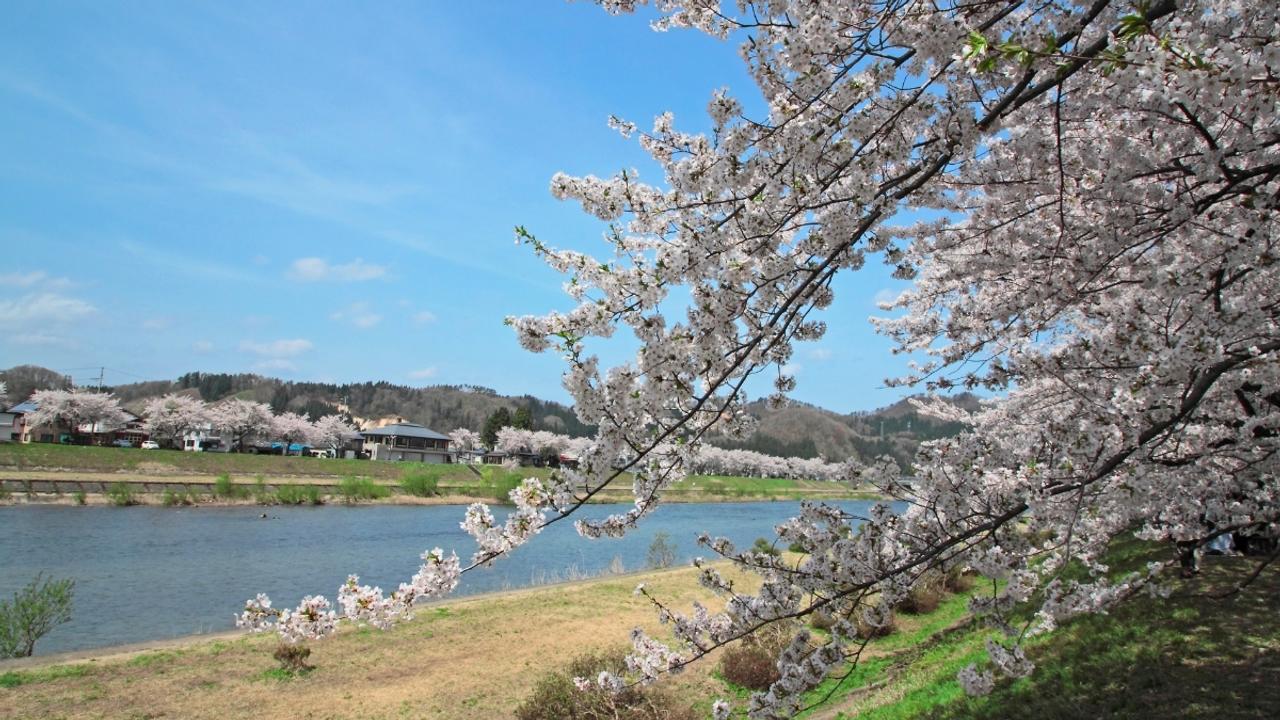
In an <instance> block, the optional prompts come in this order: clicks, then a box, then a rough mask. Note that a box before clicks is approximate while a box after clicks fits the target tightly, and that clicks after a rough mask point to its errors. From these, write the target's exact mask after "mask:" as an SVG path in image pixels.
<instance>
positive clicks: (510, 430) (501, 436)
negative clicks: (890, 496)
mask: <svg viewBox="0 0 1280 720" xmlns="http://www.w3.org/2000/svg"><path fill="white" fill-rule="evenodd" d="M590 445H591V438H572V437H569V436H567V435H558V434H556V433H552V432H547V431H545V430H522V429H519V428H514V427H506V428H503V429H501V430H499V431H498V441H497V444H496V447H497V449H498V450H501V451H503V452H505V453H508V454H514V453H519V452H531V453H534V454H538V455H544V456H545V455H548V454H555V455H563V454H568V455H573V456H574V457H578V456H579V455H581V454H583V453H584V452H586V451H587V450H588V448H589V447H590ZM859 468H860V466H859V465H858V464H857V463H855V462H854V461H852V460H850V461H848V462H843V463H831V462H827V461H826V460H823V459H822V458H799V457H786V458H783V457H775V456H773V455H765V454H764V453H758V452H754V451H752V450H729V449H725V448H720V447H716V446H714V445H702V446H700V447H699V448H698V449H697V451H696V452H695V453H694V454H693V457H692V458H691V459H690V461H689V466H688V469H689V471H690V472H693V473H697V474H699V475H737V476H742V477H773V478H792V479H797V480H828V481H840V480H851V479H853V478H854V477H856V476H857V474H858V472H859Z"/></svg>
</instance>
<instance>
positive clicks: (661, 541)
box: [646, 532, 676, 568]
mask: <svg viewBox="0 0 1280 720" xmlns="http://www.w3.org/2000/svg"><path fill="white" fill-rule="evenodd" d="M646 559H647V560H648V562H649V567H651V568H669V567H671V566H672V565H674V564H675V562H676V546H675V544H674V543H672V542H671V535H669V534H667V533H665V532H659V533H657V534H656V535H654V536H653V542H651V543H649V554H648V556H647V558H646Z"/></svg>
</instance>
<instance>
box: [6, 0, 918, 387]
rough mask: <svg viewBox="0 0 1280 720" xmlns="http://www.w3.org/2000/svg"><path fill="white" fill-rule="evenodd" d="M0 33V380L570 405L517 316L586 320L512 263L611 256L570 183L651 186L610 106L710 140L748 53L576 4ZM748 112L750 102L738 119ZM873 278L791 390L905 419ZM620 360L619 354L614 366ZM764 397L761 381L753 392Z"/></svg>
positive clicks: (881, 285) (243, 8) (11, 9)
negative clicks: (492, 392) (361, 384)
mask: <svg viewBox="0 0 1280 720" xmlns="http://www.w3.org/2000/svg"><path fill="white" fill-rule="evenodd" d="M5 14H6V19H5V22H4V23H3V24H2V25H0V107H3V108H4V110H3V112H0V244H2V245H3V247H4V252H3V253H2V254H0V258H2V259H0V338H2V339H3V342H0V367H9V366H11V365H16V364H20V363H35V364H39V365H44V366H46V367H51V368H55V369H60V370H66V371H69V374H71V375H72V376H73V377H74V378H75V379H76V380H77V381H79V382H88V380H89V378H90V377H91V376H96V375H97V371H96V370H92V371H90V370H83V369H82V368H90V367H98V366H105V367H107V368H109V369H108V371H107V382H108V383H124V382H131V381H134V380H137V379H141V378H145V379H161V378H173V377H176V376H177V375H179V374H181V373H184V372H188V371H192V370H203V371H211V372H259V373H263V374H267V375H274V376H279V377H284V378H290V379H295V380H324V381H335V382H345V381H363V380H388V381H391V382H396V383H404V384H412V385H429V384H437V383H445V384H462V383H471V384H479V385H485V386H489V387H492V388H494V389H496V390H498V391H499V392H502V393H509V394H521V393H531V394H534V395H537V396H540V397H544V398H549V399H557V400H561V401H567V400H568V399H569V398H568V396H567V393H566V392H565V391H564V390H563V389H562V388H561V387H560V375H561V372H562V371H563V369H564V366H563V362H562V361H561V360H559V359H558V358H557V357H556V356H554V355H532V354H529V353H526V352H524V351H522V350H521V349H520V348H519V347H518V345H517V344H516V342H515V340H514V337H513V334H512V333H511V331H510V330H509V329H508V328H506V327H505V326H504V325H503V323H502V319H503V317H505V316H506V315H510V314H516V315H522V314H530V313H534V314H536V313H542V312H545V311H548V310H551V309H564V308H567V307H568V306H569V300H568V298H567V297H566V296H565V295H564V294H563V292H562V291H561V289H560V284H561V282H562V281H563V279H562V278H561V277H560V276H558V275H556V274H555V273H553V272H552V271H550V270H548V269H547V268H545V267H544V266H543V265H542V264H541V262H540V261H539V260H538V259H537V258H536V257H534V256H533V254H532V253H531V252H530V251H529V250H528V249H527V248H523V247H517V246H516V245H515V244H514V242H513V234H512V228H513V227H514V226H515V225H517V224H519V225H524V226H526V227H528V228H529V229H530V230H531V231H533V232H534V233H535V234H537V235H538V236H539V238H540V239H542V240H543V241H545V242H548V243H549V244H552V245H556V246H560V247H572V248H576V249H581V250H588V251H596V252H605V247H604V245H603V244H602V242H601V241H600V240H599V238H600V234H601V226H600V225H599V224H598V223H597V222H596V221H594V220H592V219H591V218H589V217H587V216H586V215H584V214H583V213H582V212H581V211H580V210H579V209H578V208H577V207H575V206H573V205H569V204H564V203H560V202H558V201H556V200H554V199H553V198H552V197H551V196H550V193H549V192H548V182H549V180H550V178H551V176H552V175H553V174H554V173H555V172H557V171H565V172H569V173H573V174H585V173H594V174H597V175H607V174H611V173H613V172H616V171H617V170H619V169H621V168H631V167H636V168H639V169H640V170H641V175H642V178H645V179H648V180H651V181H657V180H660V178H659V177H658V176H657V173H656V172H655V170H654V166H652V165H651V164H649V163H648V162H647V160H646V158H645V157H644V155H643V154H642V152H641V151H640V150H639V148H638V147H637V146H636V145H635V144H634V142H631V141H626V140H624V139H622V138H620V137H619V136H618V135H617V134H616V133H615V132H613V131H611V130H610V129H609V128H608V127H607V126H606V119H607V118H608V116H609V115H610V114H616V115H619V116H621V117H625V118H627V119H630V120H633V121H635V122H637V123H638V124H640V125H642V126H647V125H648V124H649V122H650V121H651V119H652V118H653V116H655V115H657V114H659V113H661V112H663V111H666V110H671V111H673V112H674V113H675V115H676V122H677V125H678V126H680V127H682V128H687V129H700V128H703V127H705V126H706V113H705V107H706V103H707V100H708V99H709V98H710V96H711V92H712V91H713V90H714V89H716V88H718V87H721V86H728V87H729V88H730V90H731V91H732V92H734V93H735V94H737V95H742V96H745V97H746V98H747V99H748V101H749V100H750V98H751V92H752V88H751V84H750V81H749V79H748V78H747V76H746V74H745V72H744V70H743V67H742V64H741V61H740V60H739V59H738V55H737V48H736V46H735V45H734V44H732V43H720V42H717V41H714V40H712V39H709V38H706V37H705V36H702V35H700V34H696V33H691V32H670V33H655V32H653V31H651V30H650V29H649V28H648V25H647V23H646V21H645V20H644V18H642V17H634V16H633V17H621V18H614V17H610V16H608V15H607V14H605V13H604V12H603V11H601V10H599V9H598V8H596V7H594V6H593V5H590V4H588V3H562V2H557V1H555V0H551V1H548V2H523V1H516V0H511V1H509V2H483V3H443V2H416V3H403V4H397V3H377V4H376V7H368V8H367V7H361V6H358V5H354V4H351V3H337V2H334V3H318V2H315V3H313V2H308V3H292V4H283V3H253V4H250V3H238V2H219V3H194V2H190V3H169V2H153V3H143V2H127V3H111V4H108V3H63V2H53V1H50V0H42V1H40V2H11V3H7V4H6V13H5ZM750 106H751V103H750V102H748V107H750ZM899 287H901V284H900V283H895V282H894V281H892V280H890V279H889V277H888V273H887V272H886V271H885V270H884V269H883V268H881V267H880V266H878V265H876V266H874V267H872V266H871V265H869V267H868V269H867V270H864V271H863V272H862V273H860V274H859V275H858V276H856V277H847V278H843V279H842V280H841V281H840V282H839V283H838V284H837V286H836V290H837V301H836V303H835V304H834V305H833V306H832V307H831V308H830V309H829V310H828V312H827V313H826V314H825V316H824V319H826V320H827V322H828V324H829V325H830V326H831V331H830V332H829V333H828V336H827V337H826V338H824V339H823V340H822V341H820V342H818V343H810V344H806V345H804V346H802V347H801V348H800V350H799V352H798V353H797V354H796V358H795V365H796V368H795V370H796V372H797V375H798V378H799V381H800V384H799V388H798V389H797V391H796V393H794V396H795V397H796V398H798V399H800V400H805V401H808V402H813V403H816V404H819V405H822V406H825V407H828V408H831V409H833V410H837V411H841V412H848V411H852V410H864V409H871V408H874V407H879V406H882V405H886V404H888V403H890V402H893V401H894V400H895V399H897V398H898V397H900V396H901V394H902V393H901V391H898V390H890V389H885V388H884V387H883V382H882V379H883V378H884V377H886V376H889V375H894V374H897V373H899V372H900V371H901V369H902V367H903V360H902V359H901V358H896V357H892V356H891V355H890V354H889V344H888V343H887V342H886V341H885V340H884V339H882V338H879V337H877V336H875V335H874V333H873V332H872V331H871V329H870V327H869V325H868V324H867V322H866V318H867V317H868V316H869V315H872V314H875V313H876V312H877V310H876V308H875V302H876V299H877V298H884V297H885V296H886V295H891V294H893V292H894V290H895V288H899ZM606 357H617V355H616V353H613V354H612V355H606ZM757 391H758V392H759V393H763V392H766V391H767V388H766V387H765V386H764V385H763V384H762V385H761V386H760V387H759V388H758V389H757Z"/></svg>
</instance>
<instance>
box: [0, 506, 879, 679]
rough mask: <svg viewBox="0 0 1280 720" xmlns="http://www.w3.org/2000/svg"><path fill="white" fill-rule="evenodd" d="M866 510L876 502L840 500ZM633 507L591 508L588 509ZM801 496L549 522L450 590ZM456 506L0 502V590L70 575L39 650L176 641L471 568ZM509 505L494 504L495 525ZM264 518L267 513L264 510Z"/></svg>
mask: <svg viewBox="0 0 1280 720" xmlns="http://www.w3.org/2000/svg"><path fill="white" fill-rule="evenodd" d="M836 504H837V505H839V506H841V507H843V508H844V509H846V510H848V511H850V512H854V513H857V514H859V515H865V514H866V511H867V510H868V508H869V507H870V506H871V504H872V503H869V502H865V501H848V502H840V503H836ZM627 507H628V506H623V505H592V506H588V507H587V508H586V509H585V511H580V512H585V516H587V517H603V516H605V515H607V514H609V513H611V512H623V511H625V510H626V509H627ZM798 507H799V503H796V502H754V503H709V504H701V503H698V504H694V503H688V504H683V503H672V504H669V505H664V506H662V507H660V508H659V509H658V510H657V511H655V512H654V514H653V515H652V516H651V517H650V518H648V519H647V520H646V521H644V522H643V523H642V525H641V527H640V529H638V530H635V531H633V532H632V533H631V534H629V535H628V536H627V537H625V538H621V539H604V540H586V539H583V538H581V537H579V536H578V535H577V533H576V532H575V531H574V529H573V526H572V524H571V523H570V522H560V523H556V524H554V525H552V526H550V527H548V528H546V529H545V530H544V531H543V532H542V534H540V535H539V536H537V537H536V538H534V539H533V540H532V541H531V542H530V543H529V544H527V545H525V546H524V547H521V548H519V549H518V550H516V551H515V552H514V553H512V555H511V556H510V557H508V558H506V559H504V560H499V561H497V562H496V563H494V565H493V566H492V567H489V568H482V569H478V570H476V571H473V572H470V573H467V574H466V575H464V576H463V579H462V582H461V584H460V585H459V587H458V590H457V591H456V595H471V594H476V593H483V592H491V591H495V590H504V589H512V588H520V587H527V586H530V585H536V584H543V583H547V582H555V581H557V580H564V579H574V578H575V577H582V576H583V575H596V574H599V573H602V572H604V571H606V570H607V569H608V568H609V567H610V566H611V565H614V566H616V564H617V563H619V562H620V563H621V565H622V567H624V568H625V569H626V570H628V571H632V570H643V569H645V558H646V554H647V552H648V548H649V545H650V543H651V542H652V540H653V538H654V536H655V535H656V534H657V533H659V532H665V533H668V535H669V536H670V538H671V541H672V543H673V544H674V545H675V547H676V550H677V553H676V557H677V562H679V563H683V562H687V561H688V560H689V559H691V558H693V557H694V556H697V555H709V554H710V553H709V551H708V550H706V549H705V548H702V547H700V546H698V545H697V543H696V541H695V538H696V537H697V535H698V533H699V532H707V533H709V534H711V535H713V536H715V535H723V536H726V537H728V538H730V539H731V540H733V541H734V542H735V543H738V544H739V545H740V546H742V547H745V546H748V545H750V544H751V543H752V542H753V541H754V540H755V538H757V537H762V536H767V537H769V538H770V539H772V538H773V537H774V531H773V528H774V526H775V525H777V524H778V523H779V522H780V521H782V520H784V519H786V518H788V517H791V516H792V515H794V514H795V513H796V511H797V509H798ZM463 509H464V508H463V507H461V506H456V505H443V506H396V505H369V506H363V507H361V506H355V507H348V506H341V505H327V506H320V507H266V508H263V507H254V506H237V507H207V508H199V507H197V508H161V507H128V508H115V507H70V506H54V505H48V506H41V505H34V506H10V507H3V508H0V598H5V599H8V598H10V597H12V595H13V593H14V591H16V590H17V589H19V588H20V587H22V586H23V585H25V584H26V583H27V582H29V581H30V580H31V578H33V577H34V576H35V575H36V573H37V572H43V573H44V574H45V576H46V577H54V578H68V577H69V578H74V579H75V590H74V609H73V617H72V620H71V622H69V623H67V624H65V625H62V626H59V627H58V628H56V629H54V630H53V631H52V632H50V633H49V634H48V635H47V636H45V637H44V638H43V639H41V640H40V641H39V642H38V643H37V644H36V654H37V655H43V654H48V653H53V652H61V651H67V650H82V649H88V648H97V647H105V646H110V645H119V644H123V643H136V642H143V641H148V640H158V639H164V638H173V637H180V636H184V635H191V634H196V633H205V632H214V631H219V630H227V629H231V628H233V627H234V622H233V616H234V615H235V614H236V613H237V612H238V611H239V610H240V609H241V608H242V607H243V605H244V601H245V600H246V599H248V598H250V597H252V596H253V595H255V594H256V593H259V592H265V593H267V594H269V595H270V596H271V598H272V600H273V602H274V604H275V605H276V606H277V607H286V606H289V607H291V606H293V605H294V604H296V603H297V601H298V600H299V599H300V598H301V597H302V596H303V595H310V594H323V595H325V596H326V597H328V598H329V599H330V600H335V595H336V591H337V588H338V586H339V585H340V584H341V583H342V582H343V581H344V580H345V579H346V577H347V575H348V574H349V573H355V574H358V575H360V578H361V581H362V582H366V583H369V584H374V585H380V586H381V587H383V588H384V589H388V590H389V589H392V588H395V587H396V586H397V585H398V584H399V583H400V582H401V581H402V580H407V579H408V578H409V576H410V575H412V574H413V572H414V571H415V570H416V569H417V566H418V564H419V560H418V557H419V555H420V554H421V553H422V551H423V550H425V549H429V548H432V547H436V546H439V547H442V548H444V549H445V550H446V552H447V551H449V550H450V549H454V550H456V551H457V552H458V555H459V557H461V558H462V559H463V561H464V563H465V561H466V559H467V558H468V557H470V555H471V553H472V552H473V551H474V549H475V545H474V543H473V542H472V540H471V538H470V537H469V536H468V535H467V534H466V533H465V532H463V531H462V530H461V529H460V528H459V527H458V523H459V522H460V521H461V520H462V514H463ZM505 510H506V509H505V508H501V507H498V508H494V514H495V515H496V516H497V517H498V519H499V520H501V519H502V518H503V517H505ZM263 512H266V513H267V515H268V517H267V518H266V519H263V518H262V517H261V515H262V513H263Z"/></svg>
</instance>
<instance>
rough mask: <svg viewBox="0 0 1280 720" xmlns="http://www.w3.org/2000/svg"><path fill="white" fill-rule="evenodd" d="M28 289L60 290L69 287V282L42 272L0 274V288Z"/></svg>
mask: <svg viewBox="0 0 1280 720" xmlns="http://www.w3.org/2000/svg"><path fill="white" fill-rule="evenodd" d="M6 285H7V286H9V287H21V288H29V287H35V286H37V285H39V286H40V287H41V288H42V289H44V290H60V289H63V288H66V287H68V286H70V285H71V281H70V280H68V279H66V278H62V277H52V276H51V275H49V273H47V272H45V271H43V270H32V271H31V272H27V273H22V272H14V273H3V274H0V286H6Z"/></svg>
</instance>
